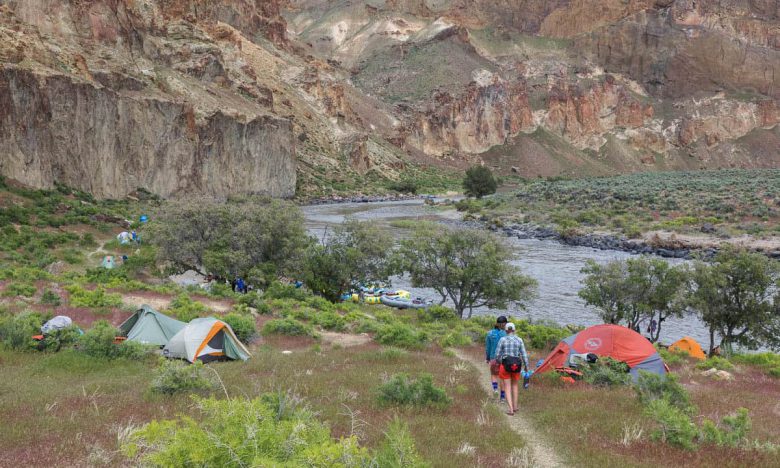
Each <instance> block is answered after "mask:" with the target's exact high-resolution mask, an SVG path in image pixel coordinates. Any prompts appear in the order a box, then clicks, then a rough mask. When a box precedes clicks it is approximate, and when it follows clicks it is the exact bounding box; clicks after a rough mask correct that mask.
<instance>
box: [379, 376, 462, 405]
mask: <svg viewBox="0 0 780 468" xmlns="http://www.w3.org/2000/svg"><path fill="white" fill-rule="evenodd" d="M378 393H379V396H378V400H379V402H380V403H382V404H386V405H411V406H438V407H446V406H448V405H449V404H450V403H451V402H452V400H451V399H450V397H448V396H447V393H446V392H445V391H444V389H443V388H441V387H437V386H436V385H435V384H434V383H433V377H432V376H431V375H430V374H422V375H420V377H418V378H416V379H414V378H411V377H409V376H408V375H406V374H395V375H393V376H392V377H390V379H389V380H388V381H387V382H385V383H383V384H382V385H380V386H379V388H378Z"/></svg>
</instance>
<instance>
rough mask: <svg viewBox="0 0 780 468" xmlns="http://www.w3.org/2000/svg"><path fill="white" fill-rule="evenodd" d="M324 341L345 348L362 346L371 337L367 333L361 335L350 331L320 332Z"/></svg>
mask: <svg viewBox="0 0 780 468" xmlns="http://www.w3.org/2000/svg"><path fill="white" fill-rule="evenodd" d="M320 335H322V341H324V342H325V343H328V344H331V345H338V346H341V347H343V348H349V347H352V346H361V345H364V344H366V343H369V342H370V341H371V337H370V336H368V334H366V333H362V334H360V335H350V334H349V333H336V332H329V331H322V332H320Z"/></svg>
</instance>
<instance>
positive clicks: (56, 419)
mask: <svg viewBox="0 0 780 468" xmlns="http://www.w3.org/2000/svg"><path fill="white" fill-rule="evenodd" d="M547 183H550V184H553V183H554V182H547ZM154 203H155V202H154V201H153V200H150V201H145V202H133V203H126V202H123V203H118V202H98V201H95V200H92V199H90V198H89V197H88V196H87V195H86V194H79V193H73V192H70V191H68V190H67V189H64V188H62V189H60V190H58V191H56V192H40V191H27V190H24V189H22V188H18V187H16V188H14V187H11V188H8V187H6V189H5V190H2V191H0V210H1V211H0V217H2V219H3V220H4V226H3V227H2V230H3V234H4V235H3V237H2V238H0V263H1V265H0V341H3V340H4V336H3V333H4V331H3V330H6V329H5V328H3V327H4V324H7V323H9V321H10V320H13V319H14V318H15V317H18V316H20V315H21V314H24V313H26V312H37V313H38V314H40V315H41V316H43V317H48V316H52V315H58V314H62V315H68V316H70V317H72V318H73V319H74V321H75V322H76V323H77V324H78V325H79V326H81V327H82V328H83V329H85V330H89V329H90V328H92V327H93V324H94V323H95V322H96V321H98V320H108V321H109V322H111V323H112V324H114V325H118V324H119V323H121V322H122V321H123V320H124V319H125V318H127V317H128V316H129V315H130V314H131V313H132V312H133V311H134V310H135V308H136V307H137V306H138V305H140V304H142V303H148V304H151V305H153V307H155V308H157V309H159V310H161V311H166V312H167V313H169V314H171V315H175V316H178V317H180V318H183V317H184V316H187V315H192V314H195V315H196V316H198V315H199V316H206V315H216V316H225V315H226V314H229V313H237V314H240V315H241V316H243V317H251V320H253V321H254V325H255V327H256V328H257V329H258V330H259V331H262V332H263V333H261V334H259V335H257V336H256V337H255V338H254V339H253V340H251V342H250V343H249V347H250V350H251V352H252V354H253V356H252V358H251V359H250V360H249V361H247V362H229V363H216V364H212V365H209V366H208V370H207V372H209V373H212V372H213V373H215V375H219V377H220V380H221V381H222V382H224V389H223V388H222V387H219V388H217V389H215V390H213V391H210V392H209V394H210V395H213V396H214V397H216V398H225V394H227V396H228V397H229V398H233V399H238V398H253V397H255V396H259V395H263V394H267V393H269V392H270V393H282V394H285V395H288V397H289V398H291V399H292V400H294V401H300V402H301V404H303V405H306V406H308V407H309V408H311V410H312V411H313V412H314V413H315V415H316V417H317V418H318V419H319V420H321V421H323V422H324V423H326V424H327V425H328V426H329V427H330V428H331V432H332V436H333V437H336V438H339V437H346V436H350V435H354V436H356V437H357V438H358V440H359V441H360V443H361V445H362V446H364V447H367V448H369V449H372V450H373V449H377V448H378V447H379V446H380V445H381V444H382V443H383V439H384V438H385V434H386V432H387V431H388V427H389V425H390V423H391V422H392V421H394V420H395V419H396V418H398V419H400V420H401V421H403V422H404V423H406V424H407V425H408V428H409V431H410V434H411V436H412V438H413V440H414V444H415V446H416V449H417V451H418V452H419V453H420V454H421V456H422V458H423V459H425V460H426V461H427V462H428V463H430V465H431V466H436V467H445V466H446V467H452V466H496V467H499V466H533V465H532V464H524V463H523V462H522V460H521V459H522V458H523V457H519V456H514V457H511V454H512V452H513V450H514V453H515V454H522V453H525V452H522V450H524V449H526V448H527V443H526V441H525V440H524V439H523V438H522V437H520V436H519V435H517V433H515V432H513V430H512V428H511V426H510V424H509V423H508V420H507V417H506V416H505V415H504V414H503V411H504V408H502V407H500V406H498V405H497V404H495V402H494V401H493V400H492V398H491V397H490V396H489V395H487V394H486V393H485V392H484V391H483V390H482V388H481V385H480V384H481V383H482V382H480V381H479V376H478V375H479V374H478V372H477V369H475V367H474V365H475V364H476V365H484V361H483V359H484V358H483V352H484V351H483V345H482V339H483V336H484V333H485V332H486V331H487V330H488V329H489V327H490V325H491V321H492V319H491V318H474V319H471V320H468V321H462V320H459V319H457V318H456V317H454V315H452V314H451V312H450V311H448V310H447V309H444V308H436V309H432V310H431V311H429V312H426V313H418V312H413V311H405V312H398V311H395V310H393V309H388V308H386V307H384V306H368V305H360V304H337V305H333V304H330V303H328V302H327V301H324V300H323V299H321V298H317V297H314V296H311V295H310V294H308V293H305V292H301V291H300V290H294V289H293V290H290V289H284V288H282V289H281V290H280V291H281V292H278V291H277V292H275V293H273V294H272V293H271V292H266V295H265V296H263V297H252V298H248V297H247V296H242V295H236V294H234V293H232V292H231V291H229V289H228V288H215V289H214V290H212V292H211V293H210V294H208V293H205V292H203V291H200V290H196V289H189V290H188V289H183V288H181V287H178V286H176V285H173V284H171V283H167V282H164V281H163V280H162V278H161V277H162V276H163V275H162V274H159V273H157V268H156V265H155V256H154V249H153V248H152V247H150V246H148V245H143V246H142V247H141V248H140V249H138V248H137V247H136V246H133V247H127V246H120V245H118V244H117V243H116V241H115V237H114V236H115V235H116V233H117V232H119V231H121V230H123V229H124V228H123V227H121V226H120V225H119V224H117V219H119V220H120V221H121V219H123V218H125V217H126V218H128V219H137V216H138V215H139V214H140V213H142V212H145V211H146V210H147V209H148V208H149V205H150V204H154ZM496 208H499V207H496ZM112 217H113V218H112ZM122 253H127V254H129V255H130V258H131V261H130V262H129V263H128V265H127V266H125V267H123V268H122V269H120V270H119V271H118V272H115V273H111V274H105V273H100V270H95V269H94V267H95V266H97V264H98V263H99V261H100V259H101V258H102V256H103V255H105V254H114V255H119V254H122ZM58 262H59V263H58ZM52 263H57V264H58V265H59V266H58V267H57V268H50V265H51V264H52ZM55 298H56V299H55ZM182 298H184V299H182ZM247 299H249V300H247ZM250 306H251V307H252V308H253V309H254V311H255V312H253V311H252V310H250V308H249V307H250ZM272 324H275V327H272V326H271V325H272ZM280 324H281V325H280ZM518 324H519V327H518V328H519V333H520V335H521V336H522V337H523V338H524V340H525V341H526V344H527V346H529V348H531V350H532V354H533V360H532V362H533V361H535V360H536V359H538V358H541V357H543V356H544V355H545V354H546V352H548V351H549V349H551V347H552V346H554V345H555V344H556V343H557V342H558V341H559V340H560V339H561V338H562V337H564V336H568V335H569V334H571V333H572V331H573V330H574V329H570V328H565V327H556V326H550V325H547V324H545V325H542V324H529V323H527V322H523V321H520V322H518ZM282 325H283V326H282ZM284 327H287V328H284ZM272 329H273V330H276V332H272ZM280 330H287V331H286V332H280ZM299 332H300V333H301V334H300V335H298V336H291V335H290V333H299ZM285 333H287V334H285ZM454 348H459V349H460V351H461V352H462V353H465V354H466V355H467V356H470V357H471V358H472V359H470V360H469V362H464V361H461V360H460V359H459V358H458V357H456V354H455V353H454V352H453V351H452V350H453V349H454ZM284 351H290V353H284ZM158 359H159V358H158V357H157V356H155V355H149V356H146V357H144V358H139V359H135V360H128V359H121V358H120V359H114V360H108V359H104V358H97V357H94V356H90V355H87V354H86V353H85V352H84V350H79V349H63V350H61V351H59V352H39V351H35V350H32V349H26V350H14V349H11V348H10V347H9V346H7V345H6V344H3V343H0V423H2V425H3V428H4V429H3V430H2V431H0V453H2V454H3V458H2V461H0V466H24V465H35V466H38V465H57V466H86V465H91V466H116V465H127V464H130V463H131V462H130V460H128V459H127V458H125V456H124V455H123V453H122V452H121V451H120V446H121V444H122V442H123V441H126V440H127V438H128V436H129V434H131V433H132V432H133V431H134V430H135V429H137V428H139V427H141V426H143V425H144V424H145V423H147V422H149V421H152V420H168V419H172V418H175V417H176V416H177V415H187V416H193V417H197V414H198V413H197V412H196V411H195V409H194V408H195V404H194V402H193V400H192V399H191V398H190V397H189V396H188V395H187V394H186V393H184V394H178V395H174V396H165V395H161V394H159V393H155V392H154V391H153V390H152V388H151V385H152V381H153V379H154V377H155V374H156V372H157V368H158V365H159V363H158ZM669 362H670V364H671V365H672V369H673V371H674V372H675V373H676V374H678V375H679V376H680V379H681V382H682V384H683V385H684V386H685V389H686V390H687V391H688V392H689V393H690V394H691V397H692V399H693V401H694V403H695V404H696V406H697V408H698V412H697V415H696V417H695V422H696V423H701V421H702V420H703V418H709V419H712V420H714V421H720V420H721V418H722V417H723V416H725V415H727V414H730V413H732V412H733V411H735V410H736V409H737V408H740V407H745V408H747V409H748V410H749V414H750V417H751V419H752V431H751V432H750V433H749V435H748V442H749V443H750V445H745V446H742V447H740V448H727V447H719V446H715V445H712V444H701V445H700V446H699V448H698V449H696V450H685V449H681V448H676V447H673V446H671V445H669V444H667V443H664V442H662V441H655V440H652V439H651V437H650V434H651V432H652V431H653V430H655V429H656V427H657V422H656V421H655V420H654V419H653V418H651V417H650V416H648V415H647V414H646V412H645V410H644V409H643V406H642V404H641V403H640V402H639V401H638V400H637V397H636V396H635V394H634V391H633V390H632V389H631V388H630V387H612V388H597V387H591V386H588V385H586V384H584V383H578V384H575V385H563V384H562V383H561V382H560V381H559V380H558V379H556V378H555V377H544V376H542V377H540V378H537V379H535V380H534V383H533V385H532V386H531V389H529V390H527V391H525V392H523V395H522V403H521V408H522V417H526V418H528V419H529V420H530V422H531V423H532V425H533V428H534V430H535V431H537V432H538V433H539V434H540V435H541V436H542V438H543V439H544V440H545V441H546V442H547V444H549V445H550V446H552V447H553V448H554V449H555V451H556V452H557V453H559V454H560V456H561V458H563V459H564V460H565V461H566V462H567V463H568V464H569V465H571V466H626V465H628V466H651V465H653V466H659V465H660V466H679V465H680V464H687V465H690V466H712V465H714V464H716V463H717V464H720V465H725V466H778V463H777V459H778V458H777V450H776V446H777V445H778V444H780V426H778V425H777V424H776V421H777V417H778V416H780V406H778V403H777V402H778V401H780V379H778V378H777V377H778V376H780V363H778V361H777V359H776V355H767V356H764V357H749V356H747V357H744V356H743V357H736V358H734V359H733V363H734V364H733V365H734V366H735V367H734V369H732V373H733V375H734V377H735V379H734V380H733V381H716V380H712V379H710V378H706V377H703V376H702V375H701V371H700V370H697V369H695V368H694V364H693V363H691V362H688V361H686V360H684V359H680V358H678V359H676V360H670V361H669ZM399 374H407V375H409V376H411V377H412V378H417V377H420V376H422V375H424V374H431V376H432V380H433V384H434V385H435V386H436V387H439V388H441V389H443V390H444V392H445V393H446V395H447V397H448V398H449V399H450V400H451V402H450V403H449V404H443V405H433V406H414V405H411V406H410V405H405V404H388V403H383V402H382V401H381V400H380V398H379V392H380V391H379V389H380V387H381V386H382V385H383V384H384V383H385V382H387V381H389V380H391V379H392V378H393V377H394V376H397V375H399ZM773 376H774V377H773ZM757 444H760V445H762V447H763V448H761V449H759V448H755V447H756V445H757ZM772 447H775V449H774V450H773V449H772ZM519 460H520V461H519Z"/></svg>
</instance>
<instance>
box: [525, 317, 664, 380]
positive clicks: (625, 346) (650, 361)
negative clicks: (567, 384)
mask: <svg viewBox="0 0 780 468" xmlns="http://www.w3.org/2000/svg"><path fill="white" fill-rule="evenodd" d="M587 353H593V354H595V355H597V356H599V357H602V356H608V357H611V358H612V359H615V360H618V361H622V362H625V363H626V364H628V367H630V368H631V375H633V376H634V378H637V377H638V375H639V371H640V370H645V371H648V372H653V373H656V374H660V375H664V374H666V369H665V367H664V362H663V360H662V359H661V356H660V355H659V354H658V351H657V350H656V349H655V347H653V345H652V344H651V343H650V342H649V341H647V338H645V337H644V336H642V335H640V334H639V333H637V332H635V331H634V330H631V329H629V328H626V327H621V326H619V325H609V324H606V325H596V326H593V327H589V328H586V329H585V330H582V331H581V332H579V333H577V334H575V335H572V336H570V337H568V338H566V339H564V340H563V341H561V342H560V343H558V346H556V347H555V349H553V350H552V352H551V353H550V354H549V355H548V356H547V358H546V359H545V360H544V362H543V363H542V365H541V366H539V368H538V369H536V373H540V372H546V371H551V370H555V369H556V368H558V367H566V366H568V365H569V357H570V356H571V355H572V354H587Z"/></svg>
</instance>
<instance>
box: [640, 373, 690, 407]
mask: <svg viewBox="0 0 780 468" xmlns="http://www.w3.org/2000/svg"><path fill="white" fill-rule="evenodd" d="M634 391H636V394H637V397H638V398H639V401H641V402H642V404H644V405H649V404H650V403H651V402H652V401H655V400H666V401H667V403H669V405H671V406H673V407H675V408H677V409H678V410H680V411H682V412H684V413H686V414H691V415H692V414H694V413H695V412H696V407H695V406H693V403H691V397H690V395H689V394H688V392H687V391H686V390H685V388H684V387H683V386H682V385H680V383H679V382H678V381H677V376H676V375H674V374H671V373H667V374H666V375H665V376H661V375H658V374H654V373H652V372H646V371H639V379H638V380H637V383H636V385H634Z"/></svg>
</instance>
